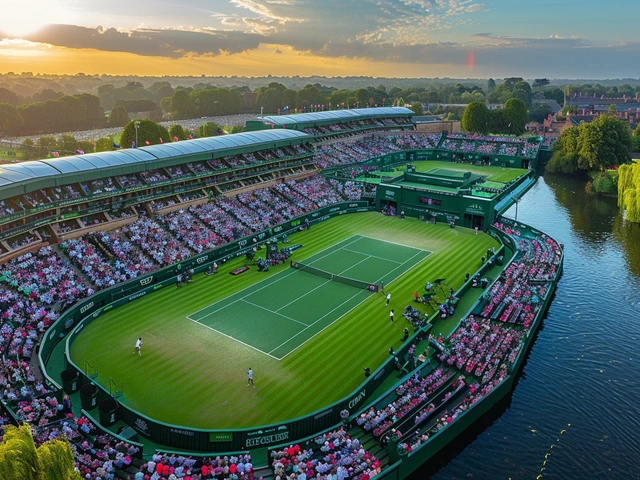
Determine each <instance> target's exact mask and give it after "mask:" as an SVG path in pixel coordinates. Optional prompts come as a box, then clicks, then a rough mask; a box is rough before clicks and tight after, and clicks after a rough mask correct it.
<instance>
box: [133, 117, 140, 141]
mask: <svg viewBox="0 0 640 480" xmlns="http://www.w3.org/2000/svg"><path fill="white" fill-rule="evenodd" d="M133 126H134V127H136V148H138V129H139V128H140V120H136V121H135V122H133Z"/></svg>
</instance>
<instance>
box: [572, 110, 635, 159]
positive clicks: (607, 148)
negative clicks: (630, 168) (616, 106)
mask: <svg viewBox="0 0 640 480" xmlns="http://www.w3.org/2000/svg"><path fill="white" fill-rule="evenodd" d="M579 128H580V137H579V138H578V143H579V148H580V151H579V153H580V158H579V160H578V166H579V167H580V168H581V169H582V170H601V171H604V170H606V169H608V168H611V167H613V166H615V165H622V164H623V163H628V162H630V161H631V129H630V128H629V127H628V125H627V124H626V123H625V122H624V121H623V120H621V119H619V118H617V117H612V116H609V115H601V116H599V117H597V118H596V119H595V120H593V121H592V122H590V123H584V124H582V125H580V127H579Z"/></svg>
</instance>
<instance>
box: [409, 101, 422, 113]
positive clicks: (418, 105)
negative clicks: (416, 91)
mask: <svg viewBox="0 0 640 480" xmlns="http://www.w3.org/2000/svg"><path fill="white" fill-rule="evenodd" d="M409 110H411V111H413V113H415V114H416V115H423V114H424V108H422V104H421V103H420V102H413V103H412V104H411V105H410V106H409Z"/></svg>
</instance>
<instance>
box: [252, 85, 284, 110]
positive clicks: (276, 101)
mask: <svg viewBox="0 0 640 480" xmlns="http://www.w3.org/2000/svg"><path fill="white" fill-rule="evenodd" d="M284 91H285V90H281V89H279V88H268V89H267V90H264V91H263V92H260V93H258V98H257V99H256V105H257V106H258V107H262V108H263V109H264V113H265V114H275V113H277V111H278V109H279V108H280V107H282V106H283V104H282V93H283V92H284Z"/></svg>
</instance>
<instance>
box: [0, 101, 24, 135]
mask: <svg viewBox="0 0 640 480" xmlns="http://www.w3.org/2000/svg"><path fill="white" fill-rule="evenodd" d="M23 126H24V118H22V115H20V113H19V112H18V110H17V109H16V107H14V106H13V105H11V104H9V103H0V133H8V134H13V133H17V132H18V131H19V130H20V129H21V128H22V127H23Z"/></svg>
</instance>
